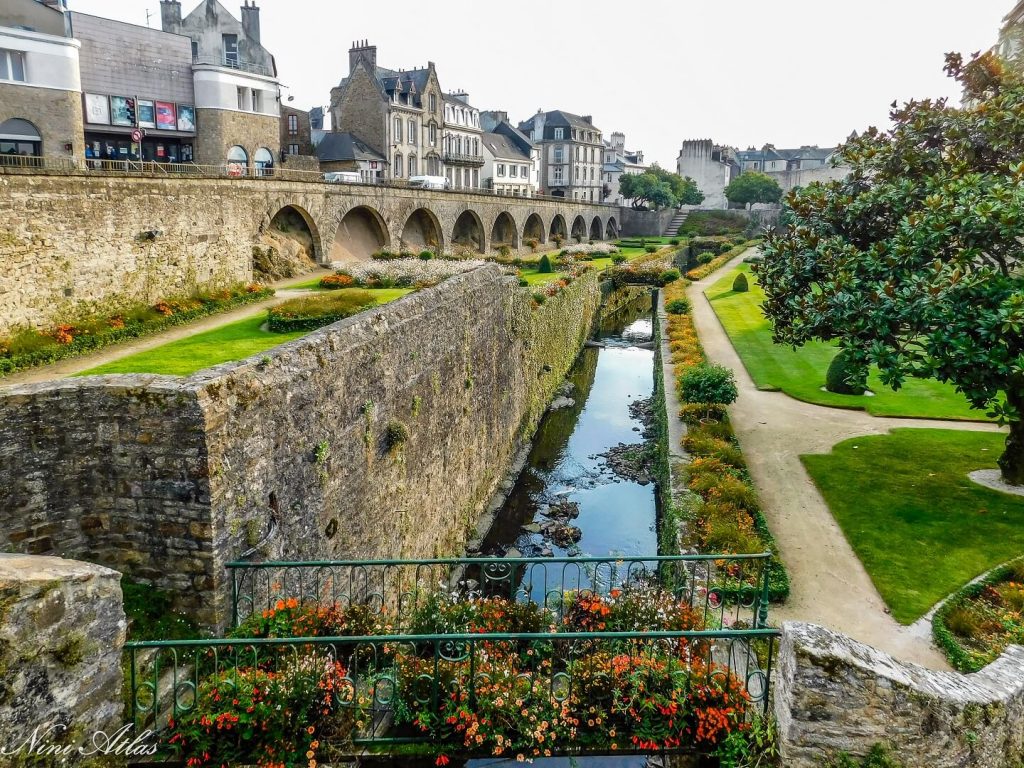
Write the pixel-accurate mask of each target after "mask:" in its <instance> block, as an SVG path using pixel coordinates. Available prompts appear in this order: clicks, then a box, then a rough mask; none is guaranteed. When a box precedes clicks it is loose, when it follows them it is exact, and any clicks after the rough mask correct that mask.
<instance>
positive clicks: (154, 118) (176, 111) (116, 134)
mask: <svg viewBox="0 0 1024 768" xmlns="http://www.w3.org/2000/svg"><path fill="white" fill-rule="evenodd" d="M139 136H141V140H139V138H138V137H139ZM195 138H196V124H195V107H194V106H192V105H190V104H176V103H174V102H167V101H157V100H155V99H152V100H151V99H141V98H137V97H134V96H107V95H104V94H94V93H87V94H85V159H86V162H88V163H90V164H91V165H93V166H99V165H101V164H102V162H104V161H139V160H144V161H147V162H155V163H191V162H193V151H194V150H193V148H194V145H195Z"/></svg>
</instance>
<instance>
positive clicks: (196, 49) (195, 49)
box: [192, 40, 199, 61]
mask: <svg viewBox="0 0 1024 768" xmlns="http://www.w3.org/2000/svg"><path fill="white" fill-rule="evenodd" d="M198 60H199V43H197V42H196V41H195V40H193V41H192V61H198Z"/></svg>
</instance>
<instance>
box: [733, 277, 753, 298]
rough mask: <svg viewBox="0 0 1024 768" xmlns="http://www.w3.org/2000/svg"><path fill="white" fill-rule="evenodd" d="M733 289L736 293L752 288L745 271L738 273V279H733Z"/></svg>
mask: <svg viewBox="0 0 1024 768" xmlns="http://www.w3.org/2000/svg"><path fill="white" fill-rule="evenodd" d="M732 289H733V291H735V292H736V293H746V292H747V291H749V290H750V285H749V284H748V283H747V276H746V275H745V274H744V273H743V272H740V273H739V274H738V275H736V279H735V280H733V281H732Z"/></svg>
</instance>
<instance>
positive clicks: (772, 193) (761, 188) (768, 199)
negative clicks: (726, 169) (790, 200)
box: [725, 171, 782, 206]
mask: <svg viewBox="0 0 1024 768" xmlns="http://www.w3.org/2000/svg"><path fill="white" fill-rule="evenodd" d="M725 199H726V200H728V201H729V202H730V203H738V204H740V205H745V206H750V205H753V204H754V203H777V202H779V200H781V199H782V187H780V186H779V183H778V182H777V181H776V180H775V179H773V178H772V177H771V176H769V175H768V174H766V173H758V172H757V171H747V172H746V173H742V174H740V175H739V176H737V177H736V178H735V179H733V180H732V181H730V182H729V184H728V186H727V187H726V188H725Z"/></svg>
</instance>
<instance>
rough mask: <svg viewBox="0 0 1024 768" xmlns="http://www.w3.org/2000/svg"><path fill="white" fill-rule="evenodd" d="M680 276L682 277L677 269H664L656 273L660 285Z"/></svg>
mask: <svg viewBox="0 0 1024 768" xmlns="http://www.w3.org/2000/svg"><path fill="white" fill-rule="evenodd" d="M680 277H682V275H681V274H680V273H679V270H678V269H675V268H672V269H666V270H664V271H663V272H662V273H661V274H660V275H658V283H659V284H661V285H668V284H669V283H674V282H675V281H676V280H678V279H679V278H680Z"/></svg>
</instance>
